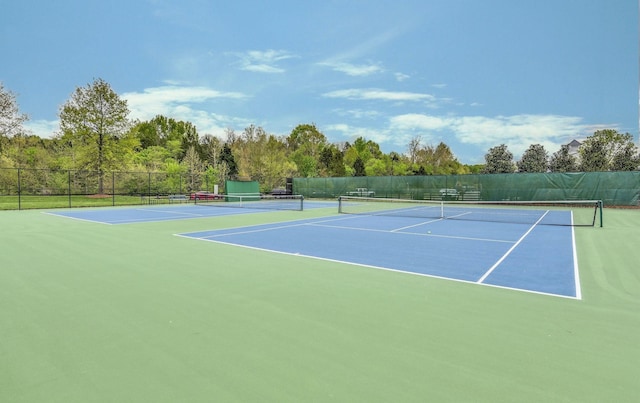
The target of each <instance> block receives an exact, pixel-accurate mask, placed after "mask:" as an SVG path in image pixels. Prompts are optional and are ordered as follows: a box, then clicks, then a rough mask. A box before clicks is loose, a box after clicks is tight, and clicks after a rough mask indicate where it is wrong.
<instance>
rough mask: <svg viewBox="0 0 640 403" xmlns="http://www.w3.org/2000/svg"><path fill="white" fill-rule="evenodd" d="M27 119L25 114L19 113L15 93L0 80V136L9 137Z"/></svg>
mask: <svg viewBox="0 0 640 403" xmlns="http://www.w3.org/2000/svg"><path fill="white" fill-rule="evenodd" d="M27 119H28V117H27V115H25V114H23V113H20V110H19V108H18V103H17V102H16V97H15V95H14V94H13V93H12V92H11V91H8V90H5V88H4V85H3V84H2V82H0V136H7V137H10V136H12V135H14V134H16V133H18V132H20V130H21V129H22V123H24V122H25V121H26V120H27Z"/></svg>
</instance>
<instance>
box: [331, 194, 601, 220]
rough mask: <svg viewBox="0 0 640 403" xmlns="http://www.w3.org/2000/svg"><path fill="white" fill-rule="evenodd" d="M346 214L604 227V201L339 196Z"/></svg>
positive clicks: (340, 208)
mask: <svg viewBox="0 0 640 403" xmlns="http://www.w3.org/2000/svg"><path fill="white" fill-rule="evenodd" d="M338 201H339V202H338V212H339V213H343V214H364V215H383V216H398V217H417V218H427V219H447V220H469V221H488V222H505V223H522V224H542V225H562V226H591V227H592V226H595V225H596V224H597V223H598V224H599V226H602V201H600V200H562V201H491V202H489V201H471V202H465V201H445V200H442V201H441V200H403V199H385V198H372V197H353V196H340V198H339V199H338Z"/></svg>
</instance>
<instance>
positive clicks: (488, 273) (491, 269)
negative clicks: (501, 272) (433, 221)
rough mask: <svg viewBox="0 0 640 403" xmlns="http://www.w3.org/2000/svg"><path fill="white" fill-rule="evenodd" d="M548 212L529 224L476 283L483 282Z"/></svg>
mask: <svg viewBox="0 0 640 403" xmlns="http://www.w3.org/2000/svg"><path fill="white" fill-rule="evenodd" d="M548 213H549V210H547V211H545V212H544V214H543V215H542V217H540V218H539V219H538V221H536V222H535V223H534V224H533V225H532V226H531V228H529V230H527V232H525V233H524V235H522V236H521V237H520V239H518V241H517V242H516V243H515V244H514V245H513V246H512V247H511V248H509V250H508V251H507V253H505V254H504V255H502V257H501V258H500V259H498V261H497V262H496V263H495V264H494V265H493V266H491V268H490V269H489V270H487V272H486V273H484V275H483V276H482V277H480V279H479V280H478V281H477V282H478V283H483V282H484V280H486V279H487V277H489V275H491V273H493V271H494V270H495V269H496V268H497V267H498V266H499V265H500V263H502V262H503V261H504V260H505V259H506V258H507V256H509V255H510V254H511V252H513V251H514V250H515V249H516V248H517V247H518V245H520V243H521V242H522V241H524V239H525V238H526V237H527V235H529V233H531V231H533V229H534V228H535V227H536V225H538V223H539V222H540V221H542V219H543V218H544V217H545V216H546V215H547V214H548Z"/></svg>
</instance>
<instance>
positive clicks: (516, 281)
mask: <svg viewBox="0 0 640 403" xmlns="http://www.w3.org/2000/svg"><path fill="white" fill-rule="evenodd" d="M179 236H183V237H189V238H194V239H199V240H205V241H211V242H218V243H224V244H229V245H235V246H238V247H246V248H255V249H261V250H266V251H271V252H277V253H286V254H292V255H299V256H304V257H307V258H317V259H324V260H331V261H337V262H343V263H348V264H352V265H358V266H364V267H369V268H376V269H383V270H392V271H397V272H403V273H411V274H417V275H424V276H432V277H439V278H445V279H451V280H457V281H464V282H470V283H477V284H483V285H490V286H495V287H504V288H509V289H516V290H521V291H528V292H534V293H542V294H549V295H555V296H562V297H567V298H577V299H580V298H581V296H580V286H579V276H578V264H577V259H576V254H575V242H574V236H573V228H572V227H570V226H555V225H539V223H534V224H523V223H500V222H474V221H457V220H445V219H437V218H436V219H425V218H419V217H399V216H397V217H394V216H374V215H348V214H346V215H336V216H330V217H324V218H317V219H308V220H300V221H294V222H287V223H282V224H268V225H258V226H251V227H242V228H231V229H223V230H212V231H202V232H194V233H186V234H179Z"/></svg>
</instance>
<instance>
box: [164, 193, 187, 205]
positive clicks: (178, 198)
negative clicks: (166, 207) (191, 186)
mask: <svg viewBox="0 0 640 403" xmlns="http://www.w3.org/2000/svg"><path fill="white" fill-rule="evenodd" d="M168 199H169V203H174V202H175V203H186V202H188V201H189V197H187V195H169V196H168Z"/></svg>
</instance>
